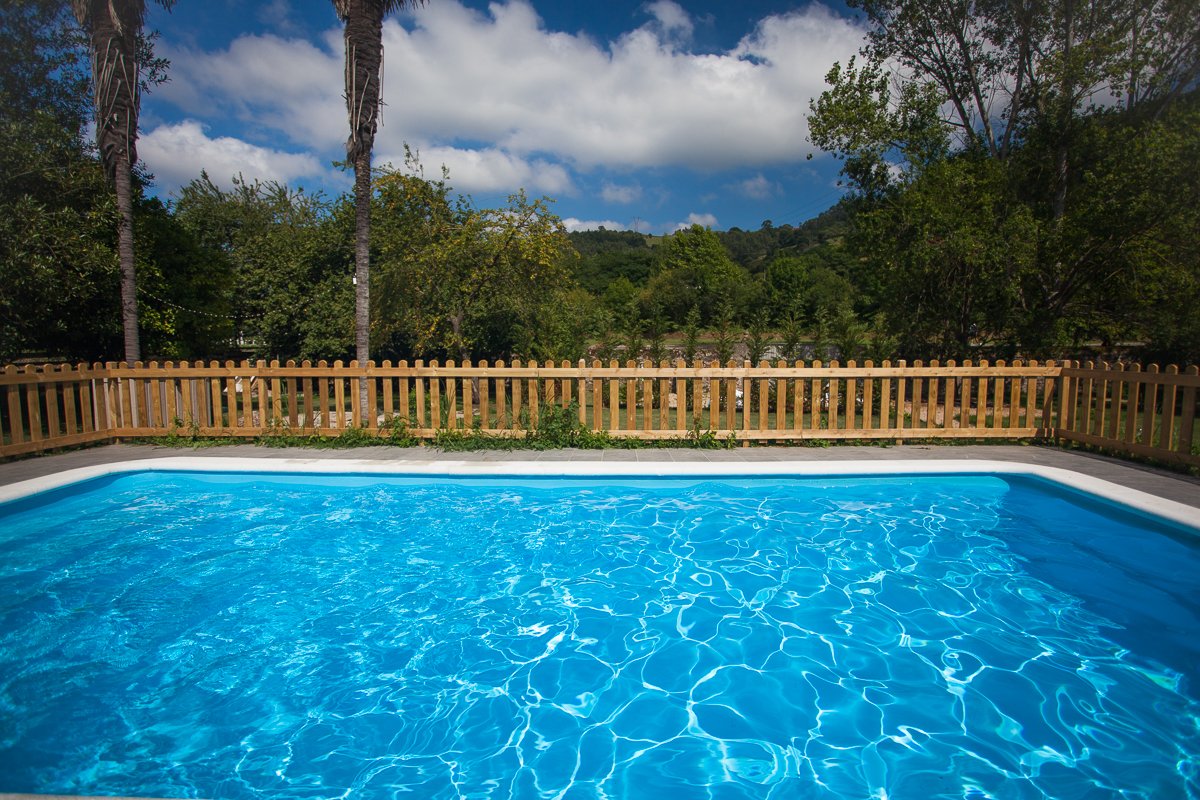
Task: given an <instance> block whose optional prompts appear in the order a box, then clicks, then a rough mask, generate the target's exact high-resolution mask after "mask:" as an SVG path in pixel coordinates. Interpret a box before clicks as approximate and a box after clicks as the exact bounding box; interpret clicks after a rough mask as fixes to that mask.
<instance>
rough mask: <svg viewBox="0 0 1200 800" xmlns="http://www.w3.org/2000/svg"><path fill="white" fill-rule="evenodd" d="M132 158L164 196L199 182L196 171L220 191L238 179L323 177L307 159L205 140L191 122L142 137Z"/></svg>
mask: <svg viewBox="0 0 1200 800" xmlns="http://www.w3.org/2000/svg"><path fill="white" fill-rule="evenodd" d="M138 156H139V157H140V158H141V159H142V160H143V161H144V162H145V163H146V166H148V167H149V168H150V171H151V172H153V173H154V176H155V179H156V181H157V183H158V185H159V186H161V187H163V188H166V189H168V190H172V189H176V188H178V187H180V186H182V185H183V184H185V183H188V182H189V181H191V180H192V179H194V178H197V177H199V176H200V172H201V170H204V171H206V172H207V173H208V176H209V178H211V179H212V181H213V182H214V183H216V184H217V185H218V186H223V187H226V188H228V187H230V186H231V185H232V184H233V178H235V177H237V176H238V175H242V176H244V177H245V178H246V179H248V180H254V179H260V180H277V181H280V182H284V183H288V182H295V181H296V180H297V179H299V178H313V177H319V176H320V177H326V178H328V177H329V176H328V175H327V174H326V173H327V171H326V169H325V168H324V167H322V165H321V162H320V161H319V160H318V159H317V158H316V157H315V156H313V155H311V154H309V153H288V152H285V151H282V150H273V149H271V148H268V147H259V146H257V145H253V144H249V143H247V142H244V141H242V140H240V139H234V138H230V137H226V136H218V137H216V138H210V137H209V136H208V134H207V133H205V131H204V127H203V126H202V125H201V124H200V123H199V122H196V121H194V120H187V121H184V122H181V123H178V124H176V125H161V126H159V127H157V128H155V129H154V130H152V131H150V132H148V133H146V134H143V135H142V136H141V138H140V139H139V140H138Z"/></svg>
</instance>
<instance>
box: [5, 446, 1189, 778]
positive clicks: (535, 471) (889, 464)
mask: <svg viewBox="0 0 1200 800" xmlns="http://www.w3.org/2000/svg"><path fill="white" fill-rule="evenodd" d="M162 471H181V472H274V473H279V472H285V473H286V472H299V473H309V474H319V475H329V474H336V473H347V472H350V473H356V474H360V475H361V474H370V475H416V476H424V475H428V476H435V477H453V476H504V475H512V476H513V477H545V478H567V477H614V478H615V477H621V478H661V477H677V478H703V477H714V478H715V477H753V476H762V477H788V476H795V477H815V476H830V477H843V476H848V477H853V476H866V475H878V476H889V475H941V474H959V475H961V474H972V475H974V474H991V475H1013V476H1029V477H1034V478H1041V479H1042V480H1046V481H1049V482H1051V483H1054V484H1057V485H1060V486H1064V487H1066V488H1068V489H1073V490H1076V491H1079V492H1083V493H1085V494H1088V495H1092V496H1095V497H1097V498H1099V499H1101V500H1103V501H1108V502H1115V503H1118V504H1120V505H1124V506H1126V507H1128V508H1131V509H1133V510H1135V511H1140V512H1142V513H1144V514H1149V515H1151V516H1153V517H1158V518H1160V519H1164V520H1167V521H1169V522H1172V523H1175V524H1177V525H1180V526H1182V527H1184V528H1186V529H1188V530H1189V531H1190V532H1192V533H1194V534H1196V535H1200V509H1198V508H1196V507H1193V506H1189V505H1187V504H1185V503H1181V502H1178V501H1176V500H1171V499H1168V498H1164V497H1158V496H1156V495H1153V494H1150V493H1149V492H1144V491H1142V490H1140V489H1133V488H1130V487H1127V486H1122V485H1120V484H1118V483H1114V482H1112V481H1109V480H1105V479H1103V478H1097V477H1094V476H1091V475H1086V474H1084V473H1082V472H1077V471H1075V470H1071V469H1066V468H1064V467H1054V466H1048V465H1042V464H1026V463H1019V462H1012V461H995V460H970V461H967V460H961V459H960V460H956V459H932V460H912V459H901V460H894V461H801V460H786V459H785V460H779V461H763V462H754V463H739V464H734V463H731V462H681V461H666V460H664V461H621V462H614V461H561V462H548V461H520V460H513V461H499V460H497V461H466V460H447V459H444V458H439V459H437V460H421V461H405V462H391V461H389V462H383V461H378V460H368V459H337V460H326V459H320V458H278V459H261V458H239V457H231V456H217V457H203V458H201V457H195V456H171V457H167V458H154V459H135V460H130V461H119V462H111V463H107V464H95V465H90V466H83V467H76V468H73V469H68V470H64V471H62V472H57V473H54V474H52V475H46V476H42V477H37V478H29V479H27V480H24V481H19V482H17V483H12V484H8V485H5V486H0V504H4V503H9V502H13V501H16V500H20V499H23V498H26V497H32V496H34V495H38V494H42V493H44V492H49V491H52V490H54V489H60V488H62V487H65V486H70V485H71V484H74V483H79V482H81V481H86V480H91V479H95V478H103V477H107V476H113V475H121V474H126V473H132V472H162ZM0 800H3V795H0Z"/></svg>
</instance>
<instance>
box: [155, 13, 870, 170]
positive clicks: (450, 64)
mask: <svg viewBox="0 0 1200 800" xmlns="http://www.w3.org/2000/svg"><path fill="white" fill-rule="evenodd" d="M646 8H647V10H648V11H649V12H650V14H651V15H652V17H653V19H652V20H651V21H650V22H648V23H647V24H645V25H643V26H641V27H639V28H636V29H634V30H631V31H628V32H627V33H625V34H623V35H622V36H620V37H619V38H618V39H616V40H615V41H612V42H608V43H600V42H596V41H594V40H593V39H591V38H589V37H588V36H586V35H584V34H578V35H577V34H568V33H562V32H557V31H550V30H547V29H546V28H545V27H544V25H543V23H542V21H541V19H540V18H539V17H538V15H537V13H536V11H535V10H534V9H533V8H532V6H530V5H529V4H528V3H527V2H525V1H524V0H507V2H505V1H503V0H500V1H498V2H495V3H492V4H491V5H489V6H488V8H487V11H486V12H481V11H476V10H473V9H468V8H465V7H464V6H463V5H461V4H460V3H458V2H454V0H445V2H438V3H431V4H429V5H427V6H425V7H422V8H420V9H417V10H415V11H412V12H409V13H406V15H405V16H404V17H403V22H401V21H399V20H398V19H396V18H389V19H388V20H387V21H386V22H385V24H384V47H385V53H386V57H385V70H386V72H385V78H384V85H383V89H384V100H385V103H386V106H385V107H384V110H383V121H382V126H381V128H380V131H379V135H378V139H377V145H376V149H377V152H393V153H395V152H402V147H403V143H404V142H405V141H410V142H429V143H434V144H438V145H442V146H444V147H451V146H452V145H454V144H456V143H461V142H464V141H469V142H472V143H481V144H480V149H479V150H477V151H465V152H478V153H490V155H480V156H479V163H480V164H481V165H483V164H485V163H486V164H494V163H496V162H499V161H502V160H503V159H502V158H500V156H504V157H507V158H511V159H514V160H515V161H520V162H522V163H525V164H529V165H531V166H530V169H531V170H532V173H530V174H541V175H542V180H543V181H544V182H545V185H546V186H547V188H546V189H544V190H546V191H549V190H550V189H549V185H550V184H553V183H554V182H555V180H558V181H560V182H561V181H563V178H562V177H560V178H557V179H556V178H554V177H553V176H552V175H551V174H550V172H549V170H546V169H542V170H541V173H538V169H537V168H536V167H533V166H532V165H533V164H534V163H535V162H536V161H537V160H539V159H540V160H542V161H543V162H544V163H547V164H548V163H549V162H550V161H558V162H563V163H566V164H568V165H569V166H570V167H571V168H573V169H583V170H586V169H590V168H593V167H602V166H603V167H614V168H627V167H644V166H666V167H670V166H683V167H690V168H695V169H701V170H710V169H712V170H716V169H726V168H731V167H746V166H751V167H752V166H763V165H768V164H778V163H786V162H791V161H798V160H800V159H802V158H803V157H804V156H805V155H806V154H807V152H808V151H809V148H808V147H807V146H806V143H805V138H806V135H807V126H806V123H805V117H804V114H805V111H806V109H807V105H808V99H809V98H811V97H813V96H815V95H816V94H817V93H819V92H820V91H821V89H822V88H823V76H824V74H825V72H826V71H827V70H828V68H829V65H830V64H832V63H833V62H834V61H835V60H839V59H841V60H844V59H845V58H846V57H847V56H849V55H850V54H852V53H853V52H855V51H856V50H857V48H858V46H859V44H860V42H861V39H862V29H861V28H860V27H859V26H858V25H857V23H855V22H854V21H852V20H849V19H845V18H843V17H839V16H838V15H836V14H835V13H833V12H832V11H830V10H829V9H828V8H826V7H825V6H822V5H820V4H812V5H809V6H807V7H805V8H803V9H800V10H797V11H794V12H790V13H787V14H780V15H774V16H769V17H766V18H765V19H763V20H762V21H761V22H760V23H759V25H758V26H757V27H756V29H755V30H754V31H753V32H752V33H751V34H749V35H748V36H746V37H745V38H744V39H743V40H742V41H741V42H740V43H739V44H738V45H737V46H736V47H735V48H733V49H731V50H729V51H727V52H723V53H706V54H698V53H692V52H688V51H687V49H686V48H681V47H678V46H677V45H676V43H675V41H676V40H677V37H678V35H679V33H680V32H681V31H685V30H687V26H688V25H690V24H691V20H690V18H688V16H687V13H686V12H685V11H684V10H683V9H682V7H680V6H679V5H678V4H676V3H673V2H669V1H668V0H659V1H658V2H654V3H651V4H649V5H648V6H647V7H646ZM671 37H676V39H674V40H673V39H672V38H671ZM165 55H167V56H168V57H170V58H171V60H172V75H173V80H172V82H171V83H170V84H168V85H167V86H166V87H164V89H163V90H162V91H161V92H156V95H155V97H156V98H162V99H166V100H169V101H170V102H173V103H175V104H176V105H178V106H179V107H180V108H182V109H184V111H185V112H186V113H187V114H189V115H191V116H194V117H202V115H203V114H206V113H214V114H215V113H229V114H235V115H237V116H238V118H239V119H242V120H245V121H247V122H250V123H251V124H253V125H255V126H258V127H259V128H260V129H263V130H270V131H274V132H276V133H277V134H278V135H279V136H280V137H281V138H284V139H286V140H289V141H290V142H291V143H293V144H295V145H297V146H302V147H305V148H309V149H314V150H318V151H321V152H326V151H331V150H333V149H334V148H337V147H338V146H339V145H341V144H342V142H343V141H344V140H345V137H346V122H345V110H344V103H343V100H342V96H341V95H342V58H343V54H342V37H341V33H340V31H339V30H337V29H331V30H329V31H327V32H326V33H325V35H324V36H323V37H322V38H321V39H320V40H318V41H304V40H299V39H285V38H280V37H276V36H246V37H242V38H240V39H238V40H236V41H234V42H233V43H232V44H231V45H230V46H229V48H228V49H227V50H225V51H218V52H203V51H198V50H189V49H178V50H170V49H169V48H168V49H167V52H165ZM651 76H652V78H653V79H652V80H651V79H648V77H651ZM468 162H469V159H468ZM451 166H452V168H453V165H451ZM462 169H479V170H480V171H481V173H488V172H489V169H488V168H487V167H486V166H478V167H476V166H471V164H470V163H467V164H466V165H464V167H463V168H462ZM515 171H516V172H517V173H518V174H520V173H522V170H521V169H516V170H515ZM493 172H495V171H493ZM484 177H486V176H482V177H481V178H480V180H481V181H483V182H485V183H486V181H485V180H484ZM506 188H516V186H515V185H513V186H509V187H506Z"/></svg>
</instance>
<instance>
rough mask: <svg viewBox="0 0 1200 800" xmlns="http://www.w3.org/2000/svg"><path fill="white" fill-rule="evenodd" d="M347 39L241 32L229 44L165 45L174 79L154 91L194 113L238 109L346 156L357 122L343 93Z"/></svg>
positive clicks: (251, 120) (263, 127)
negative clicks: (208, 48) (349, 118)
mask: <svg viewBox="0 0 1200 800" xmlns="http://www.w3.org/2000/svg"><path fill="white" fill-rule="evenodd" d="M341 48H342V39H341V34H340V33H338V32H337V31H330V32H328V33H327V34H326V35H325V37H324V39H323V40H322V41H321V42H319V43H313V42H308V41H304V40H301V39H284V38H281V37H278V36H272V35H263V36H241V37H239V38H237V39H235V40H233V42H231V43H230V45H229V48H228V49H227V50H218V51H212V52H205V51H200V50H194V49H189V48H183V49H174V48H172V47H171V45H170V42H164V43H163V45H162V46H161V48H160V49H161V50H162V52H163V55H164V56H166V57H167V58H169V59H170V60H171V80H170V82H169V83H167V84H165V85H163V86H161V87H159V88H158V89H156V90H155V92H154V94H152V95H151V96H150V98H151V99H152V100H153V101H154V102H157V101H158V100H160V99H162V100H166V101H168V102H171V103H173V104H174V105H176V106H178V107H179V108H181V109H183V110H184V112H185V113H186V114H187V115H188V116H190V117H193V118H199V119H204V118H206V117H208V118H213V119H216V118H218V117H227V116H232V117H234V118H236V119H237V120H239V121H240V122H242V123H243V124H244V125H246V126H248V127H249V128H251V129H254V130H257V131H269V132H271V134H272V135H275V136H279V137H282V138H284V139H287V140H290V141H291V142H292V143H293V144H297V145H299V146H302V147H306V148H311V149H316V150H320V151H323V152H324V151H330V152H332V153H333V154H334V155H335V156H336V157H343V155H344V150H343V149H342V148H343V147H344V144H345V141H346V137H347V134H348V132H349V128H348V125H347V122H346V103H345V101H344V100H343V99H342V91H343V79H342V49H341Z"/></svg>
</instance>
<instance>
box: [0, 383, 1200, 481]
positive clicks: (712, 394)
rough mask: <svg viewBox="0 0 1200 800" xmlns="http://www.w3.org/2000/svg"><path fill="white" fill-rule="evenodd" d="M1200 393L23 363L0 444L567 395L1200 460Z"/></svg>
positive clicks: (518, 421) (471, 410) (662, 411)
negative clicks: (363, 399)
mask: <svg viewBox="0 0 1200 800" xmlns="http://www.w3.org/2000/svg"><path fill="white" fill-rule="evenodd" d="M363 382H365V383H366V389H367V405H366V407H365V408H363V407H360V400H359V397H360V393H359V388H360V385H361V384H362V383H363ZM1197 388H1200V376H1198V375H1197V371H1196V368H1195V367H1190V368H1189V369H1188V370H1187V371H1186V372H1180V371H1179V370H1178V369H1177V368H1175V367H1168V368H1167V369H1166V370H1165V371H1162V372H1160V371H1159V370H1158V367H1156V366H1151V367H1149V368H1148V369H1146V370H1144V371H1143V370H1142V369H1141V368H1140V367H1137V366H1135V367H1133V368H1127V367H1125V366H1124V365H1118V366H1117V367H1116V368H1114V367H1112V366H1110V365H1107V364H1100V365H1095V364H1091V363H1089V364H1087V365H1083V366H1081V365H1079V364H1078V363H1072V362H1067V363H1064V364H1057V363H1055V362H1046V363H1044V364H1039V363H1038V362H1036V361H1029V362H1022V361H1014V362H1012V363H1011V364H1006V363H1005V362H1003V361H998V362H995V363H988V362H986V361H982V362H979V363H977V364H975V363H971V362H969V361H968V362H963V363H961V364H958V363H955V362H953V361H949V362H946V363H945V364H941V363H939V362H937V361H932V362H929V363H928V364H924V363H922V362H920V361H915V362H913V363H911V364H908V363H906V362H904V361H900V362H897V363H896V364H892V363H890V362H886V361H885V362H883V363H882V364H880V365H875V364H874V363H872V362H870V361H867V362H865V363H863V364H861V365H860V364H856V363H855V362H853V361H851V362H848V363H847V364H845V365H841V364H839V363H838V362H836V361H834V362H831V363H830V364H828V365H825V364H822V363H821V362H819V361H814V362H809V363H807V364H806V363H804V362H795V363H794V364H787V363H785V362H782V361H780V362H776V363H774V364H768V363H767V362H765V361H763V362H759V363H758V365H757V366H755V365H751V364H750V363H749V362H742V363H740V364H735V363H734V362H729V363H726V364H724V365H721V364H717V363H715V362H713V363H697V364H691V365H687V364H684V363H683V362H682V361H677V362H674V363H667V362H662V363H660V364H657V365H652V364H648V363H640V364H639V363H635V362H633V361H628V362H625V363H624V364H619V363H617V362H615V361H613V362H609V363H608V364H607V365H603V364H601V363H600V362H592V363H591V364H585V363H584V362H578V363H574V364H573V363H570V362H565V361H564V362H547V363H542V364H539V363H537V362H533V361H531V362H528V363H522V362H520V361H513V362H512V363H511V364H506V363H504V362H503V361H497V362H495V363H492V364H489V363H488V362H478V363H475V364H472V363H470V362H464V363H461V364H456V363H455V362H454V361H447V362H446V363H444V364H439V363H438V362H437V361H432V362H430V363H428V364H426V363H424V362H422V361H416V362H414V363H413V364H412V365H409V364H408V363H407V362H404V361H401V362H398V363H396V364H392V363H390V362H383V363H382V364H378V365H377V364H374V363H373V362H372V363H368V364H367V365H366V366H365V367H360V366H359V365H358V364H357V362H351V363H350V364H349V365H344V364H342V363H341V362H334V363H333V364H332V365H329V364H327V363H325V362H323V361H322V362H318V363H316V364H312V363H310V362H302V363H296V362H292V361H289V362H287V363H284V364H280V363H279V362H277V361H272V362H269V363H268V362H264V361H258V362H254V363H251V362H246V361H243V362H241V363H240V364H235V363H234V362H231V361H227V362H225V363H224V364H218V363H217V362H209V363H207V364H205V363H203V362H195V363H170V362H167V363H165V364H158V363H155V362H152V363H150V364H141V363H138V364H135V365H133V366H126V365H122V364H114V363H108V364H103V365H101V364H93V365H78V366H74V367H72V366H67V365H63V366H54V365H48V366H26V367H22V368H18V367H13V366H10V367H7V368H6V369H5V370H4V372H3V373H2V374H0V392H2V393H3V396H2V397H0V433H2V435H3V440H2V442H0V456H10V455H17V454H21V453H28V452H36V451H40V450H46V449H51V448H56V447H63V446H69V445H74V444H82V443H86V442H93V441H104V440H119V439H125V438H136V437H160V436H171V435H176V436H178V435H190V436H205V437H212V436H215V437H234V438H263V437H268V438H269V437H276V438H280V439H286V438H292V437H305V436H339V437H342V436H345V435H346V434H347V432H349V431H361V435H362V436H363V437H387V438H390V439H393V440H397V439H399V440H400V441H405V442H408V441H422V442H432V441H434V440H435V439H438V438H439V437H440V439H441V441H443V442H449V441H452V440H453V439H454V438H455V437H456V436H457V437H459V438H461V436H462V435H466V434H468V433H472V434H474V435H478V436H492V437H523V436H527V435H529V434H530V432H532V431H537V430H539V429H540V428H542V427H544V418H545V416H546V413H545V412H546V409H547V408H550V407H553V408H554V409H555V410H556V411H555V414H554V419H555V420H557V421H558V422H557V423H556V424H559V425H561V418H562V415H563V412H564V410H569V413H570V414H572V415H574V416H575V417H576V418H577V422H578V425H577V426H573V427H574V428H575V429H576V430H578V431H581V432H588V433H590V434H594V435H597V436H600V435H602V436H604V437H608V438H610V439H616V438H637V439H644V440H672V439H675V440H684V439H687V438H689V437H692V438H699V437H705V438H706V440H708V441H721V442H729V441H735V440H736V441H737V442H739V443H743V444H745V443H749V442H756V441H758V442H776V443H781V442H797V441H806V440H821V441H825V440H847V439H852V440H868V439H882V440H895V441H904V440H906V439H910V440H911V439H922V440H929V439H933V440H936V439H1008V440H1012V439H1030V438H1060V439H1065V440H1069V441H1074V442H1080V443H1084V444H1088V445H1094V446H1099V447H1106V448H1111V449H1115V450H1119V451H1121V452H1126V453H1130V454H1135V455H1140V456H1149V457H1153V458H1157V459H1160V460H1164V461H1172V462H1177V463H1182V464H1190V465H1200V456H1198V455H1197V453H1196V452H1195V446H1194V442H1196V441H1200V437H1197V436H1196V432H1195V430H1194V429H1195V427H1196V424H1197V415H1196V400H1197V392H1196V390H1197ZM546 422H550V421H546ZM354 435H358V434H354Z"/></svg>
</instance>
